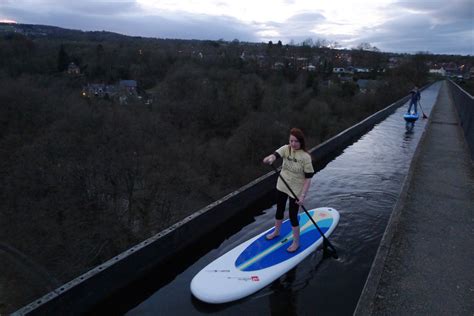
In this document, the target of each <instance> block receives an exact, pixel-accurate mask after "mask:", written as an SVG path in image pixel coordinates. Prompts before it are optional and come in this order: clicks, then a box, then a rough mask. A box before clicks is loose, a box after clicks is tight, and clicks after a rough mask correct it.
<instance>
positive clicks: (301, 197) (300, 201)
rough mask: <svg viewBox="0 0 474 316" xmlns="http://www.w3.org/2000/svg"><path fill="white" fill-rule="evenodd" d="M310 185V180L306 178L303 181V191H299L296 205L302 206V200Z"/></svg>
mask: <svg viewBox="0 0 474 316" xmlns="http://www.w3.org/2000/svg"><path fill="white" fill-rule="evenodd" d="M310 185H311V178H306V179H304V183H303V190H301V194H300V196H299V198H298V201H297V202H296V203H298V204H299V205H303V203H304V198H305V196H306V193H308V189H309V186H310Z"/></svg>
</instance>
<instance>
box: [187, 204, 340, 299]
mask: <svg viewBox="0 0 474 316" xmlns="http://www.w3.org/2000/svg"><path fill="white" fill-rule="evenodd" d="M308 213H309V214H310V215H311V217H312V218H313V220H314V221H315V222H316V223H317V224H318V226H319V228H320V229H321V231H322V232H323V233H324V235H325V236H326V237H328V236H329V235H330V234H331V233H332V231H333V230H334V229H335V228H336V225H337V223H338V222H339V213H338V212H337V211H336V210H335V209H333V208H329V207H321V208H316V209H313V210H310V211H308ZM298 216H299V223H300V247H299V249H298V250H297V251H296V252H294V253H290V252H288V251H286V248H288V247H289V246H290V245H291V243H292V242H293V233H292V230H291V223H290V221H289V220H288V219H287V220H285V221H284V222H283V223H282V227H281V230H280V236H279V237H276V238H274V239H272V240H267V239H266V238H265V236H266V235H267V234H269V233H271V232H272V231H273V230H274V228H271V229H269V230H267V231H265V232H263V233H261V234H260V235H258V236H255V237H253V238H251V239H249V240H247V241H246V242H244V243H242V244H240V245H239V246H237V247H235V248H234V249H232V250H230V251H229V252H227V253H225V254H224V255H222V256H221V257H219V258H217V259H216V260H214V261H213V262H211V263H210V264H208V265H207V266H206V267H205V268H204V269H202V270H201V271H200V272H199V273H198V274H196V275H195V276H194V278H193V280H192V281H191V292H192V293H193V295H194V296H195V297H197V298H198V299H200V300H201V301H204V302H207V303H214V304H219V303H226V302H230V301H234V300H238V299H241V298H243V297H245V296H247V295H250V294H252V293H255V292H257V291H258V290H260V289H262V288H264V287H265V286H267V285H268V284H270V283H272V282H273V281H275V280H276V279H278V278H279V277H280V276H282V275H283V274H285V273H286V272H288V271H289V270H291V269H292V268H293V267H295V266H296V265H297V264H298V263H300V262H301V261H302V260H303V259H304V258H306V257H307V256H308V255H309V254H310V253H312V252H313V251H315V250H316V249H317V248H318V247H319V246H320V245H321V244H322V243H323V238H322V236H321V235H320V234H319V232H318V230H317V229H316V227H315V226H314V224H313V223H312V222H311V220H310V219H309V217H308V216H307V215H306V213H300V214H299V215H298Z"/></svg>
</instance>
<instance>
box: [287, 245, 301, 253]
mask: <svg viewBox="0 0 474 316" xmlns="http://www.w3.org/2000/svg"><path fill="white" fill-rule="evenodd" d="M299 247H300V245H298V244H296V243H292V244H291V246H290V247H288V248H287V249H286V251H288V252H295V251H296V250H298V248H299Z"/></svg>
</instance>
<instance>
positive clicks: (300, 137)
mask: <svg viewBox="0 0 474 316" xmlns="http://www.w3.org/2000/svg"><path fill="white" fill-rule="evenodd" d="M290 135H293V136H295V137H296V138H297V139H298V141H299V142H300V145H301V149H303V150H304V151H306V142H305V140H304V134H303V131H302V130H300V129H299V128H296V127H293V128H292V129H291V130H290Z"/></svg>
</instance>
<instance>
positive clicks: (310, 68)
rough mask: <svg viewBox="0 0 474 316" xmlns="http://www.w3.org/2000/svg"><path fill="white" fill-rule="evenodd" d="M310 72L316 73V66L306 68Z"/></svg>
mask: <svg viewBox="0 0 474 316" xmlns="http://www.w3.org/2000/svg"><path fill="white" fill-rule="evenodd" d="M306 69H307V70H308V71H316V66H314V65H312V64H309V65H308V67H307V68H306Z"/></svg>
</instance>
